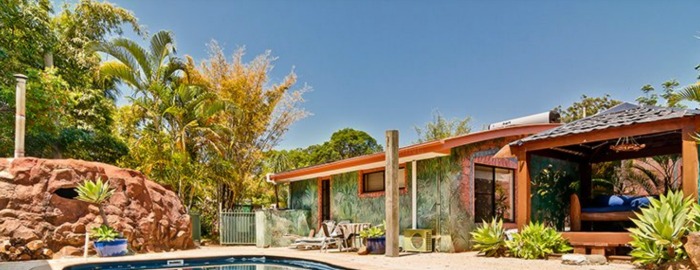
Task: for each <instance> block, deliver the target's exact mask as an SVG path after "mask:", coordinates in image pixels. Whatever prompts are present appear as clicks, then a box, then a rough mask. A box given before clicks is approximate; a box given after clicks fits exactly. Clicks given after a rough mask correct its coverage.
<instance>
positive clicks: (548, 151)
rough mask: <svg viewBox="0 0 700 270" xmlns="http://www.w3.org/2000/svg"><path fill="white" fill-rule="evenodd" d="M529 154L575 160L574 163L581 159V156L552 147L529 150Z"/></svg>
mask: <svg viewBox="0 0 700 270" xmlns="http://www.w3.org/2000/svg"><path fill="white" fill-rule="evenodd" d="M530 154H532V155H536V156H541V157H547V158H554V159H559V160H565V161H571V162H576V163H578V162H582V161H583V157H582V156H577V155H572V154H569V153H564V152H562V151H557V150H554V149H543V150H537V151H534V152H530Z"/></svg>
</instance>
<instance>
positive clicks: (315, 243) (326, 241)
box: [289, 220, 342, 251]
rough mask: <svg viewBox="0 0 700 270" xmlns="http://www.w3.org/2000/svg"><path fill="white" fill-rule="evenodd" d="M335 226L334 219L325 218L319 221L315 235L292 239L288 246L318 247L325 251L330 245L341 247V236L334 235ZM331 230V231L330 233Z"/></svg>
mask: <svg viewBox="0 0 700 270" xmlns="http://www.w3.org/2000/svg"><path fill="white" fill-rule="evenodd" d="M335 228H336V224H335V221H332V220H326V221H324V222H322V223H321V227H320V228H319V230H318V233H317V234H316V236H315V237H302V238H299V239H297V240H296V241H294V243H292V244H291V245H289V248H294V249H300V248H302V249H320V250H321V251H327V250H328V248H330V247H331V246H334V245H335V246H337V247H338V248H341V247H342V241H339V240H340V239H342V235H341V236H337V235H334V232H335ZM332 232H333V233H332Z"/></svg>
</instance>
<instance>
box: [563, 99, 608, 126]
mask: <svg viewBox="0 0 700 270" xmlns="http://www.w3.org/2000/svg"><path fill="white" fill-rule="evenodd" d="M620 103H621V102H620V101H618V100H615V99H612V98H611V97H610V95H608V94H605V95H604V96H602V97H589V96H587V95H581V100H580V101H577V102H574V103H573V104H571V105H570V106H568V107H566V109H563V110H562V106H559V107H557V110H559V111H560V112H561V121H562V122H564V123H569V122H573V121H576V120H579V119H581V118H584V117H587V116H591V115H595V114H597V113H599V112H602V111H604V110H607V109H610V108H612V107H614V106H615V105H618V104H620Z"/></svg>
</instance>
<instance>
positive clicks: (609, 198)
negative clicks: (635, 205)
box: [593, 195, 633, 207]
mask: <svg viewBox="0 0 700 270" xmlns="http://www.w3.org/2000/svg"><path fill="white" fill-rule="evenodd" d="M632 198H633V197H632V196H627V195H602V196H596V197H595V198H594V199H593V204H594V206H598V207H607V206H623V205H629V203H630V202H631V201H632Z"/></svg>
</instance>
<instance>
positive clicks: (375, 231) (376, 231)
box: [360, 221, 386, 238]
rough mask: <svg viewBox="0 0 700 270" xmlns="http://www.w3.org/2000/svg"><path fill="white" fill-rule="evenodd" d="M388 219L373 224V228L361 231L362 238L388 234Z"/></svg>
mask: <svg viewBox="0 0 700 270" xmlns="http://www.w3.org/2000/svg"><path fill="white" fill-rule="evenodd" d="M385 228H386V221H384V222H382V224H381V225H377V226H372V227H371V228H367V229H364V230H362V231H361V232H360V237H362V238H378V237H382V236H384V235H385V234H386V229H385Z"/></svg>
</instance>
